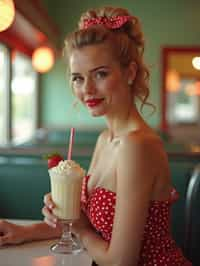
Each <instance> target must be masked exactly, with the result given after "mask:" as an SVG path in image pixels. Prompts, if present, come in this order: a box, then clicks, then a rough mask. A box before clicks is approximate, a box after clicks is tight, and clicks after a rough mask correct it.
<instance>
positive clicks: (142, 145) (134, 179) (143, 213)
mask: <svg viewBox="0 0 200 266" xmlns="http://www.w3.org/2000/svg"><path fill="white" fill-rule="evenodd" d="M153 152H154V148H153V145H152V143H151V142H149V141H148V140H142V139H140V138H139V139H135V138H134V139H133V138H132V137H131V136H130V137H127V138H126V139H124V141H123V143H122V144H121V148H120V152H119V157H118V160H119V161H118V163H117V165H118V167H117V200H116V209H115V218H114V224H113V231H112V238H111V242H110V245H109V244H108V242H106V241H104V240H103V239H102V238H101V237H100V236H99V235H97V234H96V233H95V232H94V230H93V229H92V227H91V226H89V225H88V226H85V227H84V226H83V227H80V228H78V229H77V231H76V233H78V234H79V236H80V238H81V240H82V242H83V244H84V246H85V248H86V249H87V251H88V253H89V255H90V256H91V257H92V258H93V259H94V260H95V261H96V263H97V264H99V265H101V266H102V265H103V266H104V265H106V266H107V265H109V266H124V265H126V266H136V265H137V261H138V257H139V252H140V248H141V240H142V236H143V232H144V226H145V223H146V217H147V213H148V208H149V201H150V199H151V195H152V190H153V184H154V182H155V176H156V164H155V158H154V157H155V156H152V155H153ZM85 219H87V218H85Z"/></svg>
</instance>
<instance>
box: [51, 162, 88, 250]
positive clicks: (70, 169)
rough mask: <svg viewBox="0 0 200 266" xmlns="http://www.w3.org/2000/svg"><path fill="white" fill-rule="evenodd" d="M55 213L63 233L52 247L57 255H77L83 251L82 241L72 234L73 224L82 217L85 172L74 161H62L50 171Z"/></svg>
mask: <svg viewBox="0 0 200 266" xmlns="http://www.w3.org/2000/svg"><path fill="white" fill-rule="evenodd" d="M49 175H50V181H51V196H52V200H53V202H54V203H55V208H54V209H53V213H54V214H55V215H56V216H57V217H58V218H59V219H60V222H61V224H62V228H63V233H62V237H61V239H60V240H59V242H58V243H56V244H55V245H53V246H52V247H51V250H52V251H53V252H55V253H62V254H77V253H79V252H80V251H82V250H83V247H82V246H81V243H80V241H79V240H78V239H77V238H76V237H75V236H73V237H72V234H71V226H72V223H73V222H74V221H76V220H78V219H79V217H80V198H81V187H82V179H83V177H84V175H85V171H84V170H83V169H82V168H81V167H80V165H79V164H77V163H76V162H74V161H72V160H65V161H60V162H59V164H58V165H57V166H55V167H53V168H51V169H50V170H49Z"/></svg>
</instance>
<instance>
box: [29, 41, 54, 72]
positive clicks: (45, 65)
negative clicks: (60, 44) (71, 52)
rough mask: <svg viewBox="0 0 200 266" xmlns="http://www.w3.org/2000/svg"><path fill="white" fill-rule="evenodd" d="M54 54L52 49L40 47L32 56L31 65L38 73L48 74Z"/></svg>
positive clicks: (52, 63)
mask: <svg viewBox="0 0 200 266" xmlns="http://www.w3.org/2000/svg"><path fill="white" fill-rule="evenodd" d="M54 62H55V54H54V51H53V49H52V48H50V47H48V46H41V47H39V48H37V49H36V50H35V51H34V52H33V55H32V65H33V67H34V69H35V70H36V71H37V72H39V73H46V72H48V71H49V70H50V69H51V68H52V67H53V65H54Z"/></svg>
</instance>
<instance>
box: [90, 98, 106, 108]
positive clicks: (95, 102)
mask: <svg viewBox="0 0 200 266" xmlns="http://www.w3.org/2000/svg"><path fill="white" fill-rule="evenodd" d="M103 100H104V99H102V98H101V99H89V100H87V101H86V104H87V106H89V107H94V106H97V105H98V104H100V103H101V102H102V101H103Z"/></svg>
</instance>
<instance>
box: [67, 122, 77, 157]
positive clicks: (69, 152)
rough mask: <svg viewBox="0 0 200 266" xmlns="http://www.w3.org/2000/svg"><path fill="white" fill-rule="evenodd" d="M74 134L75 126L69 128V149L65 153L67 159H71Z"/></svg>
mask: <svg viewBox="0 0 200 266" xmlns="http://www.w3.org/2000/svg"><path fill="white" fill-rule="evenodd" d="M74 134H75V128H74V127H72V128H71V130H70V140H69V149H68V154H67V160H71V158H72V147H73V143H74Z"/></svg>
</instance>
